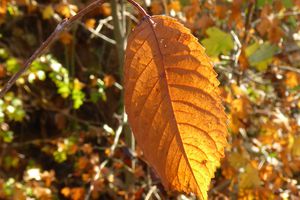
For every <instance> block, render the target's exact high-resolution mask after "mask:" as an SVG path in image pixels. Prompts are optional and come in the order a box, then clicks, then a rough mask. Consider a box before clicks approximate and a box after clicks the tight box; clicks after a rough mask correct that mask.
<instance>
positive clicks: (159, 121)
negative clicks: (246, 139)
mask: <svg viewBox="0 0 300 200" xmlns="http://www.w3.org/2000/svg"><path fill="white" fill-rule="evenodd" d="M124 71H125V77H124V80H125V106H126V111H127V113H128V118H129V123H130V125H131V128H132V130H133V133H134V135H135V137H136V139H137V143H138V145H139V146H140V148H141V149H142V150H143V152H144V155H145V157H146V160H147V161H148V162H149V163H150V165H151V166H153V168H154V169H155V170H156V172H157V173H158V174H159V176H160V178H161V179H162V183H163V185H164V186H165V187H166V188H167V189H170V190H176V191H180V192H185V193H191V192H193V193H195V194H197V196H199V197H200V198H201V199H206V198H207V190H208V186H209V184H210V179H211V178H212V177H214V172H215V170H216V167H217V166H219V163H220V158H221V157H223V156H224V153H223V151H224V147H225V146H226V145H227V142H226V135H227V129H226V123H225V121H226V115H225V113H224V109H223V106H222V105H221V99H220V97H219V95H218V87H217V86H218V85H219V82H218V80H217V78H216V75H217V74H216V73H215V72H214V70H213V65H212V64H211V61H210V59H209V58H208V57H207V56H206V54H205V52H204V48H203V47H202V46H201V45H200V44H199V43H198V41H197V39H196V38H195V37H194V36H193V35H192V34H191V33H190V31H189V30H188V29H187V28H185V27H184V26H183V25H182V24H180V23H179V22H177V21H176V20H174V19H172V18H170V17H165V16H154V17H151V18H150V19H145V20H144V21H143V22H142V23H141V24H140V25H139V26H138V27H136V29H135V30H134V31H133V32H132V33H131V35H130V36H129V39H128V46H127V50H126V60H125V70H124Z"/></svg>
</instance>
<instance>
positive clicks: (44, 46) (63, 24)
mask: <svg viewBox="0 0 300 200" xmlns="http://www.w3.org/2000/svg"><path fill="white" fill-rule="evenodd" d="M102 3H103V0H96V1H95V2H93V3H91V4H90V5H88V6H87V7H86V8H84V9H82V10H81V11H79V12H78V13H77V14H76V15H74V16H73V17H71V18H70V19H64V20H62V21H61V22H60V23H59V24H58V25H57V26H56V28H55V30H54V32H52V33H51V35H50V36H49V37H48V38H47V39H46V41H45V42H43V43H42V45H41V46H40V47H39V48H38V49H37V50H36V51H35V52H34V53H33V54H32V56H31V57H30V58H29V59H28V60H27V61H26V62H25V64H24V66H23V67H22V68H21V69H20V70H19V71H18V72H17V73H15V74H14V75H13V76H12V77H11V78H10V79H9V81H8V82H7V83H6V84H5V85H4V87H3V88H2V89H1V91H0V98H2V97H3V96H4V94H5V93H6V92H7V91H8V90H9V89H10V88H11V87H12V86H13V84H14V83H15V82H16V80H17V79H18V78H19V77H20V76H21V75H22V74H23V73H24V72H25V71H26V70H28V68H29V67H30V65H31V63H32V62H33V61H34V60H35V59H36V58H38V57H39V56H40V55H42V54H43V52H44V51H45V50H46V49H47V48H48V47H49V46H50V45H51V44H52V43H53V42H54V41H55V40H56V38H57V37H58V36H59V35H60V33H61V32H63V31H65V30H67V29H68V28H70V27H71V25H72V24H73V23H74V22H75V21H77V20H78V19H80V18H81V17H82V16H84V15H86V14H87V13H88V12H90V11H91V10H93V9H94V8H96V7H97V6H99V5H100V4H102Z"/></svg>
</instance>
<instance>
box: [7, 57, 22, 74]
mask: <svg viewBox="0 0 300 200" xmlns="http://www.w3.org/2000/svg"><path fill="white" fill-rule="evenodd" d="M5 64H6V69H7V71H8V72H10V73H13V74H14V73H16V72H17V71H19V69H20V67H21V66H20V64H19V62H18V61H17V59H15V58H10V59H8V60H6V63H5Z"/></svg>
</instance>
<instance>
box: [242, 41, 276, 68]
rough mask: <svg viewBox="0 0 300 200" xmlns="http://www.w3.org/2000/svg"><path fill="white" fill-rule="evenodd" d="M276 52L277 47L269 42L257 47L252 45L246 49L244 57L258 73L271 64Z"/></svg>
mask: <svg viewBox="0 0 300 200" xmlns="http://www.w3.org/2000/svg"><path fill="white" fill-rule="evenodd" d="M277 50H278V48H277V46H275V45H272V44H270V43H269V42H265V43H263V44H261V45H259V46H258V45H257V44H256V43H254V44H253V45H251V46H249V47H247V48H246V56H247V57H248V60H249V62H250V64H251V65H252V66H254V67H255V68H256V69H257V70H259V71H264V70H266V69H267V67H268V65H269V64H270V63H271V62H272V59H273V56H274V55H275V53H276V52H277Z"/></svg>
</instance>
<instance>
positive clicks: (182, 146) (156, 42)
mask: <svg viewBox="0 0 300 200" xmlns="http://www.w3.org/2000/svg"><path fill="white" fill-rule="evenodd" d="M151 18H153V17H152V16H150V17H148V18H147V22H148V24H149V26H150V27H151V30H152V32H153V35H154V38H155V44H156V46H157V49H158V52H159V56H160V59H161V61H162V65H163V66H162V68H163V71H164V73H163V78H164V81H165V82H166V86H167V87H166V90H167V96H168V98H169V101H167V102H168V104H169V106H170V108H171V111H172V114H171V115H172V118H173V119H174V121H175V124H176V129H177V134H176V138H177V137H178V136H179V137H180V140H179V143H180V147H181V149H182V152H183V155H184V158H185V160H186V162H187V164H188V167H189V169H190V171H191V173H192V175H193V178H194V180H195V182H196V184H197V186H198V189H199V191H200V192H201V197H202V199H204V197H203V194H202V191H201V189H200V186H199V184H198V181H197V179H196V177H195V174H194V171H193V168H192V166H191V164H190V162H189V159H188V157H187V154H186V152H185V148H184V145H183V142H182V138H181V135H180V131H179V128H178V125H177V119H176V117H175V114H174V108H173V105H172V101H171V96H170V90H169V84H168V81H167V80H168V79H167V73H166V69H165V67H164V66H165V64H164V56H163V54H162V52H161V49H160V46H159V41H158V39H157V36H156V33H155V30H154V27H153V23H155V22H154V21H153V20H152V19H151ZM153 59H154V58H153ZM162 134H163V133H162ZM177 141H178V140H177Z"/></svg>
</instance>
